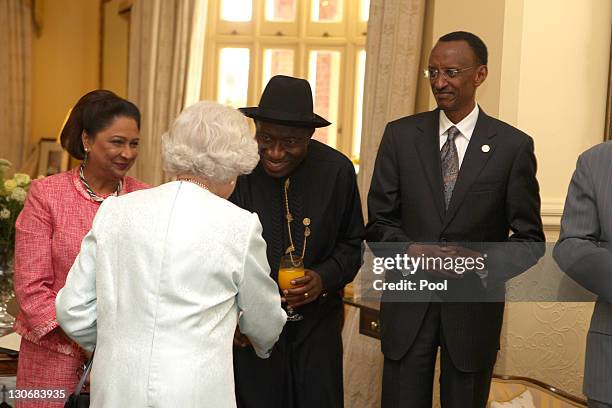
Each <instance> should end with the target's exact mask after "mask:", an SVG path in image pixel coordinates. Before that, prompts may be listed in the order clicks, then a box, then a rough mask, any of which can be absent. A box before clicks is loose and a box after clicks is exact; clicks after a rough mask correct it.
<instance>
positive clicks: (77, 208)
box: [14, 168, 149, 357]
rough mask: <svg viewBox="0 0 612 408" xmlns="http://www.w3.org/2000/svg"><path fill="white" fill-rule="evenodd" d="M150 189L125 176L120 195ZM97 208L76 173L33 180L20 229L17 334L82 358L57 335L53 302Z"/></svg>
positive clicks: (18, 228) (16, 264) (16, 252)
mask: <svg viewBox="0 0 612 408" xmlns="http://www.w3.org/2000/svg"><path fill="white" fill-rule="evenodd" d="M148 187H149V186H148V185H146V184H144V183H141V182H139V181H138V180H136V179H134V178H131V177H126V178H125V179H124V181H123V191H122V192H121V193H120V194H127V193H129V192H132V191H135V190H141V189H144V188H148ZM99 207H100V204H99V203H97V202H95V201H94V200H92V199H91V198H90V197H89V195H88V194H87V192H86V191H85V188H84V187H83V184H82V183H81V180H80V179H79V173H78V168H75V169H72V170H69V171H66V172H63V173H60V174H56V175H53V176H50V177H46V178H44V179H41V180H34V181H33V182H32V185H31V187H30V191H29V193H28V197H27V198H26V201H25V206H24V208H23V211H22V212H21V214H20V215H19V218H18V219H17V224H16V239H15V276H14V286H15V295H16V298H17V302H18V304H19V314H18V316H17V320H16V322H15V331H16V332H17V333H19V334H20V335H21V336H22V337H23V338H25V339H27V340H29V341H31V342H32V343H35V344H38V345H40V346H42V347H45V348H48V349H50V350H53V351H57V352H60V353H62V354H67V355H72V356H75V357H78V356H80V355H81V352H80V350H79V346H78V345H77V344H76V343H74V342H73V341H72V340H70V339H69V338H68V337H66V336H65V335H63V333H61V331H59V330H54V329H55V328H57V327H58V323H57V320H56V318H55V297H56V295H57V292H58V291H59V290H60V289H61V288H62V287H63V286H64V283H65V282H66V276H67V275H68V271H69V270H70V267H71V266H72V263H73V262H74V260H75V258H76V256H77V254H78V253H79V250H80V247H81V241H82V239H83V237H84V236H85V234H87V232H88V231H89V230H90V228H91V225H92V222H93V219H94V216H95V215H96V212H97V211H98V208H99Z"/></svg>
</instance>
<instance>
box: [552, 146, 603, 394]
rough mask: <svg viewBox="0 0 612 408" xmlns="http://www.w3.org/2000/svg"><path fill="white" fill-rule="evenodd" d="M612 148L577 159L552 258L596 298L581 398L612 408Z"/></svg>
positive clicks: (597, 148)
mask: <svg viewBox="0 0 612 408" xmlns="http://www.w3.org/2000/svg"><path fill="white" fill-rule="evenodd" d="M610 175H612V142H606V143H601V144H599V145H597V146H594V147H592V148H590V149H589V150H587V151H586V152H584V153H583V154H581V155H580V157H579V158H578V163H577V164H576V171H575V172H574V175H573V177H572V181H571V183H570V186H569V190H568V192H567V199H566V200H565V210H564V211H563V218H562V219H561V234H560V235H559V241H558V242H557V245H556V246H555V251H554V257H555V260H556V261H557V262H558V263H559V266H560V267H561V269H563V270H564V271H565V272H566V273H567V274H568V275H569V276H571V277H572V278H573V279H574V280H576V281H577V282H578V283H580V284H581V285H582V286H584V287H585V288H587V289H589V290H590V291H591V292H593V293H595V294H597V295H598V296H599V298H598V299H597V303H596V304H595V310H593V317H592V319H591V326H590V327H589V334H588V337H587V349H586V358H585V360H586V361H585V367H584V393H585V394H586V395H587V396H588V397H589V398H591V399H594V400H596V401H601V402H606V403H608V404H612V381H610V378H611V377H612V184H611V183H610Z"/></svg>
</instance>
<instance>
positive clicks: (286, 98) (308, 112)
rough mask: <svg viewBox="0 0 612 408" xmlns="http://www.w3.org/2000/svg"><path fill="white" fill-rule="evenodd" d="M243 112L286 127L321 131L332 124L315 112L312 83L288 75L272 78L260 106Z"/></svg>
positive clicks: (254, 117)
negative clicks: (320, 128) (321, 128)
mask: <svg viewBox="0 0 612 408" xmlns="http://www.w3.org/2000/svg"><path fill="white" fill-rule="evenodd" d="M239 110H240V112H242V113H244V115H245V116H248V117H249V118H253V119H255V120H261V121H265V122H273V123H279V124H281V125H286V126H294V127H306V128H319V127H325V126H329V125H331V123H330V122H328V121H327V120H325V119H323V118H322V117H321V116H319V115H317V114H316V113H314V112H313V108H312V91H311V89H310V84H309V83H308V81H306V80H305V79H301V78H293V77H290V76H285V75H276V76H273V77H272V78H270V81H268V84H267V85H266V89H264V91H263V94H262V95H261V99H260V100H259V106H254V107H250V108H240V109H239Z"/></svg>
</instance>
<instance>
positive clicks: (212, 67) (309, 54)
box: [202, 0, 370, 163]
mask: <svg viewBox="0 0 612 408" xmlns="http://www.w3.org/2000/svg"><path fill="white" fill-rule="evenodd" d="M369 3H370V2H369V0H210V2H209V15H208V24H207V36H206V51H205V52H206V56H205V62H204V64H205V66H204V76H203V81H202V98H204V99H212V100H217V101H219V102H220V103H225V104H229V105H232V106H235V107H241V106H255V105H257V103H258V101H259V97H260V96H261V92H262V91H263V89H264V87H265V85H266V84H267V82H268V80H269V79H270V78H271V77H272V76H274V75H278V74H284V75H291V76H296V77H300V78H305V79H307V80H308V81H309V82H310V86H311V88H312V91H313V98H314V105H315V112H316V113H318V114H319V115H321V116H323V117H324V118H326V119H328V120H329V121H330V122H332V125H331V126H329V127H327V128H321V129H317V131H316V132H315V136H314V137H315V138H316V139H318V140H320V141H322V142H324V143H327V144H328V145H330V146H332V147H335V148H336V149H338V150H340V151H342V152H343V153H344V154H346V155H347V156H348V157H350V158H351V159H353V161H354V162H355V163H357V162H358V159H359V143H360V140H361V134H360V132H361V115H362V105H363V83H364V77H365V36H366V26H367V19H368V9H369Z"/></svg>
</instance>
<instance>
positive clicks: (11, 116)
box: [0, 0, 32, 170]
mask: <svg viewBox="0 0 612 408" xmlns="http://www.w3.org/2000/svg"><path fill="white" fill-rule="evenodd" d="M31 59H32V23H31V12H30V6H29V2H26V1H25V0H2V1H0V90H1V91H0V124H2V125H1V126H0V141H1V142H0V157H2V158H6V159H8V160H10V161H11V162H12V163H13V168H14V169H15V170H18V169H20V168H21V166H22V165H23V162H24V159H25V155H26V154H27V153H28V150H29V144H30V143H29V140H30V98H31V95H30V83H31V76H32V72H31V71H32V70H31Z"/></svg>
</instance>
